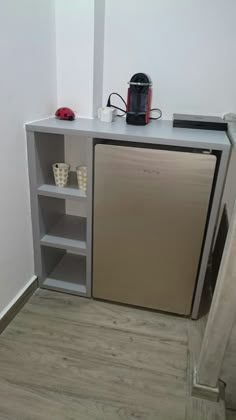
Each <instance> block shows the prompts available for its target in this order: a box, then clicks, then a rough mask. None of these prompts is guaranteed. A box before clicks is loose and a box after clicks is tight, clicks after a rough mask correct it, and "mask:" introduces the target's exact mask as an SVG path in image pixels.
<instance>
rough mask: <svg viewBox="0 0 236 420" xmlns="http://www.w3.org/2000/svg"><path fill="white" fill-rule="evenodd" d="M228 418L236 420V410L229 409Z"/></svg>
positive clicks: (228, 419)
mask: <svg viewBox="0 0 236 420" xmlns="http://www.w3.org/2000/svg"><path fill="white" fill-rule="evenodd" d="M226 418H227V420H236V411H232V410H227V416H226Z"/></svg>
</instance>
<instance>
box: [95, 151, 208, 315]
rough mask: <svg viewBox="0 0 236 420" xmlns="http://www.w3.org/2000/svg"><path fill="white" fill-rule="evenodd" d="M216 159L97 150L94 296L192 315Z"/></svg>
mask: <svg viewBox="0 0 236 420" xmlns="http://www.w3.org/2000/svg"><path fill="white" fill-rule="evenodd" d="M215 164H216V158H215V156H213V155H208V154H201V153H186V152H182V151H181V152H179V151H169V150H156V149H146V148H136V147H126V146H114V145H109V144H98V145H96V147H95V190H94V242H93V243H94V246H93V296H94V297H96V298H101V299H106V300H111V301H116V302H122V303H127V304H132V305H137V306H143V307H147V308H154V309H159V310H163V311H168V312H174V313H179V314H184V315H188V314H190V311H191V305H192V298H193V293H194V286H195V282H196V276H197V269H198V263H199V258H200V252H201V246H202V242H203V235H204V228H205V223H206V216H207V210H208V205H209V198H210V193H211V188H212V182H213V176H214V171H215Z"/></svg>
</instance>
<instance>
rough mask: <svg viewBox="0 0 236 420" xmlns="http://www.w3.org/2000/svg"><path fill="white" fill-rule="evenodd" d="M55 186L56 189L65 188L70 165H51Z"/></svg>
mask: <svg viewBox="0 0 236 420" xmlns="http://www.w3.org/2000/svg"><path fill="white" fill-rule="evenodd" d="M52 168H53V173H54V179H55V184H56V186H57V187H66V185H67V182H68V176H69V170H70V165H69V164H68V163H64V162H63V163H59V162H57V163H54V164H53V165H52Z"/></svg>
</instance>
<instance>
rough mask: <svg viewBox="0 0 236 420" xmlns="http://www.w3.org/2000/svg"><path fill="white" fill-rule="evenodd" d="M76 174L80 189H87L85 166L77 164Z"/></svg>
mask: <svg viewBox="0 0 236 420" xmlns="http://www.w3.org/2000/svg"><path fill="white" fill-rule="evenodd" d="M76 174H77V180H78V187H79V189H80V190H81V191H84V192H86V191H87V166H77V167H76Z"/></svg>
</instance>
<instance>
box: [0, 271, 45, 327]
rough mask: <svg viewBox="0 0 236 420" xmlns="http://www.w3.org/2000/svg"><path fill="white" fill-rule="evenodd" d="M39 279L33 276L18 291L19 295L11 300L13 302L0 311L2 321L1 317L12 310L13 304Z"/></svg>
mask: <svg viewBox="0 0 236 420" xmlns="http://www.w3.org/2000/svg"><path fill="white" fill-rule="evenodd" d="M36 279H37V276H33V277H31V279H30V280H29V281H28V282H27V283H26V285H25V286H24V287H23V288H22V289H21V290H20V291H19V292H18V293H17V295H16V296H15V297H14V298H13V299H12V300H11V302H10V303H9V304H8V305H7V306H6V307H5V308H4V309H3V311H2V312H0V321H1V319H2V318H3V317H4V316H5V315H6V314H7V312H9V311H10V309H11V308H12V306H13V305H15V303H16V302H17V301H18V300H19V299H20V298H21V296H22V295H23V294H24V293H25V291H26V290H27V289H28V287H30V286H31V284H32V283H33V282H34V281H35V280H36Z"/></svg>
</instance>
